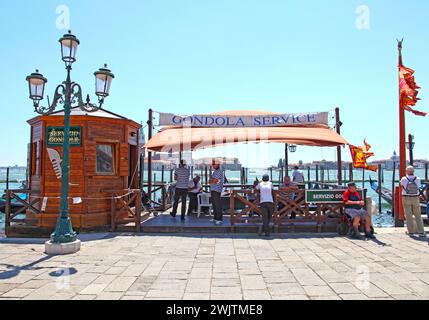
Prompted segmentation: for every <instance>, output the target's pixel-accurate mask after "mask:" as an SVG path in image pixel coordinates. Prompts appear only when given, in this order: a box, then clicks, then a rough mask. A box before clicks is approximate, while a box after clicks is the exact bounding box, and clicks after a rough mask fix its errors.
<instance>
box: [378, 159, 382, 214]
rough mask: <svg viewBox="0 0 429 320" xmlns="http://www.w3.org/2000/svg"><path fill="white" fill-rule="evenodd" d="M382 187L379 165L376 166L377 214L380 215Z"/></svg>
mask: <svg viewBox="0 0 429 320" xmlns="http://www.w3.org/2000/svg"><path fill="white" fill-rule="evenodd" d="M382 186H383V182H382V178H381V164H379V165H378V188H379V189H380V190H379V193H378V213H381V192H382V190H383V189H382Z"/></svg>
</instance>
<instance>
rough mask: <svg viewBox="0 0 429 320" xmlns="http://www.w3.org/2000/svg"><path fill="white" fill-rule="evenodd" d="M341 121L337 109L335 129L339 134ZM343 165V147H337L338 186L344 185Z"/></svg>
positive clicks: (337, 109)
mask: <svg viewBox="0 0 429 320" xmlns="http://www.w3.org/2000/svg"><path fill="white" fill-rule="evenodd" d="M341 125H342V123H341V120H340V108H338V107H337V108H335V128H336V130H337V133H338V134H341ZM341 163H342V159H341V146H338V147H337V166H338V172H337V175H338V177H337V179H338V185H342V184H343V176H342V172H341Z"/></svg>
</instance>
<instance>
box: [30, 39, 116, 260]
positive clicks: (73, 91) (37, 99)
mask: <svg viewBox="0 0 429 320" xmlns="http://www.w3.org/2000/svg"><path fill="white" fill-rule="evenodd" d="M59 42H60V45H61V55H62V60H63V62H64V63H65V68H66V71H67V77H66V80H65V81H64V82H63V83H61V84H60V85H58V86H57V88H56V89H55V94H54V99H53V101H52V104H51V103H50V101H49V96H48V104H47V106H46V107H44V106H42V105H41V104H40V103H41V101H42V100H43V98H44V92H45V85H46V83H47V82H48V80H47V79H46V78H45V77H44V76H43V75H42V74H41V73H39V71H38V70H36V72H34V73H32V74H31V75H29V76H28V77H27V78H26V80H27V81H28V85H29V92H30V99H32V100H33V106H34V110H35V112H37V113H39V114H41V115H48V114H50V113H52V112H53V111H54V110H55V109H56V108H57V106H58V105H59V104H61V105H63V107H64V141H63V154H62V157H63V159H62V162H61V169H62V176H61V200H60V214H59V217H58V221H57V224H56V228H55V231H54V232H53V233H52V235H51V241H50V244H53V245H62V244H63V245H64V244H70V243H74V242H76V232H74V231H73V227H72V223H71V220H70V216H69V176H70V164H69V153H70V152H69V151H70V114H71V109H72V108H76V107H77V108H80V109H81V110H83V111H87V112H95V111H98V110H100V109H101V108H102V106H103V104H104V99H105V98H106V97H108V96H109V91H110V86H111V83H112V80H113V78H114V75H113V74H112V73H111V71H110V70H109V69H108V68H107V65H104V67H103V68H101V69H99V70H98V71H96V72H95V73H94V76H95V94H96V95H97V97H98V104H93V103H91V101H90V98H89V95H88V96H87V97H86V100H85V102H84V100H83V98H82V89H81V87H80V85H79V84H78V83H76V82H73V81H72V80H71V70H72V65H73V63H74V62H76V52H77V48H78V46H79V44H80V41H79V40H78V39H77V38H76V36H74V35H73V34H72V33H71V31H69V32H68V33H67V34H65V35H64V36H63V37H62V38H61V39H60V40H59ZM47 245H48V243H47ZM79 248H80V246H79ZM79 248H77V249H76V250H75V251H78V250H79ZM53 251H54V252H53V253H57V254H61V253H70V252H64V248H63V249H61V248H59V247H58V246H57V247H56V249H54V250H53ZM65 251H67V250H65Z"/></svg>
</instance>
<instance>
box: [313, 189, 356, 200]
mask: <svg viewBox="0 0 429 320" xmlns="http://www.w3.org/2000/svg"><path fill="white" fill-rule="evenodd" d="M344 192H346V190H307V191H306V192H305V201H306V202H307V203H342V202H343V194H344ZM358 192H359V195H360V197H361V199H364V196H363V195H364V191H363V190H358Z"/></svg>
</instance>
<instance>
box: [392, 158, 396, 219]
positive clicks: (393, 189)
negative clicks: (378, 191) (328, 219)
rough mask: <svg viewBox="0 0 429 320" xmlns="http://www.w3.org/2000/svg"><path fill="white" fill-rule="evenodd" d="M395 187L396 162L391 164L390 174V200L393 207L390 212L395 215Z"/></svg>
mask: <svg viewBox="0 0 429 320" xmlns="http://www.w3.org/2000/svg"><path fill="white" fill-rule="evenodd" d="M395 186H396V162H393V173H392V198H393V205H392V212H393V214H395V201H396V200H395Z"/></svg>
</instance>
